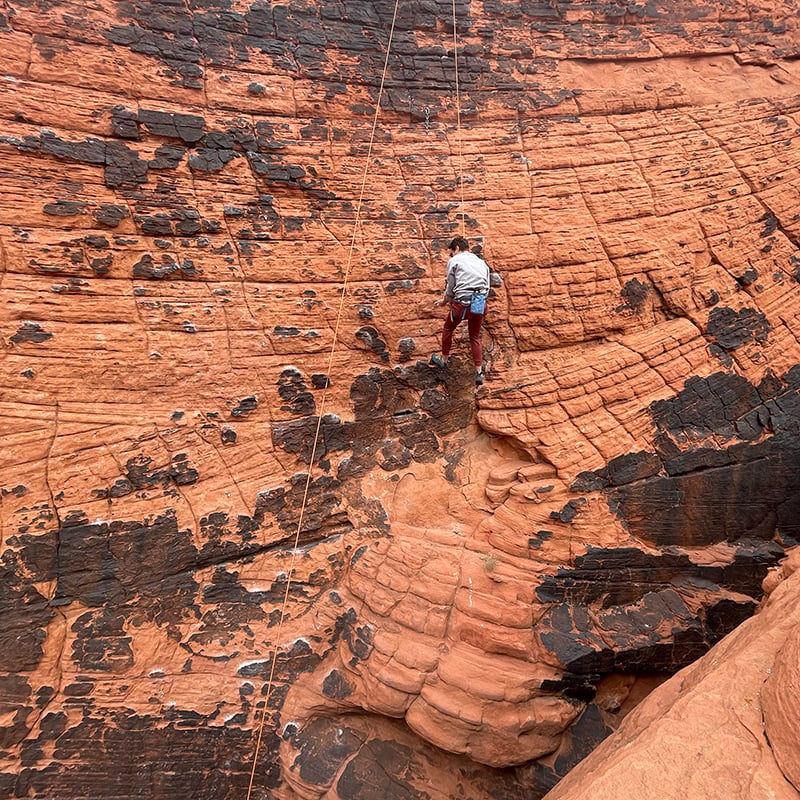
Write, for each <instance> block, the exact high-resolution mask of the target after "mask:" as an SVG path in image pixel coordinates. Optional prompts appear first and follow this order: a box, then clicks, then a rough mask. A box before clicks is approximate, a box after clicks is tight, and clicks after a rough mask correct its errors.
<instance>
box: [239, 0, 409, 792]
mask: <svg viewBox="0 0 800 800" xmlns="http://www.w3.org/2000/svg"><path fill="white" fill-rule="evenodd" d="M399 5H400V0H395V4H394V13H393V14H392V25H391V29H390V31H389V41H388V43H387V45H386V57H385V59H384V62H383V72H382V73H381V82H380V88H379V89H378V100H377V102H376V104H375V115H374V117H373V119H372V130H371V132H370V137H369V147H368V148H367V158H366V161H365V164H364V173H363V176H362V178H361V189H360V191H359V195H358V203H357V205H356V214H355V218H354V220H353V236H352V238H351V240H350V249H349V252H348V256H347V264H346V267H345V271H344V278H343V280H342V288H341V297H340V298H339V308H338V311H337V314H336V324H335V326H334V331H333V341H332V342H331V349H330V355H329V357H328V370H327V373H326V374H327V375H328V376H330V374H331V372H332V371H333V357H334V355H335V353H336V345H337V343H338V340H339V328H340V325H341V320H342V313H343V310H344V301H345V297H346V295H347V285H348V280H349V278H350V270H351V267H352V263H353V253H354V251H355V243H356V237H357V235H358V228H359V225H360V224H361V209H362V206H363V203H364V193H365V190H366V185H367V176H368V174H369V167H370V160H371V158H372V149H373V146H374V143H375V132H376V130H377V127H378V116H379V114H380V109H381V101H382V99H383V89H384V85H385V83H386V73H387V71H388V68H389V54H390V52H391V49H392V40H393V38H394V29H395V23H396V22H397V9H398V6H399ZM329 385H330V381H326V384H325V386H324V388H323V391H322V398H321V400H320V407H319V413H318V416H317V426H316V430H315V432H314V444H313V447H312V448H311V458H310V461H309V465H308V474H307V476H306V483H305V488H304V489H303V500H302V503H301V505H300V513H299V517H298V520H297V530H296V532H295V536H294V544H293V547H292V558H291V561H290V563H289V571H288V573H287V576H286V590H285V592H284V595H283V603H282V605H281V616H280V620H279V623H278V630H277V633H276V634H275V646H274V648H273V654H272V664H271V665H270V671H269V678H268V680H267V689H266V696H265V698H264V705H263V707H262V710H261V719H260V722H259V725H258V736H257V737H256V746H255V750H254V752H253V764H252V768H251V770H250V782H249V784H248V786H247V800H250V797H251V795H252V792H253V784H254V782H255V775H256V768H257V764H258V756H259V753H260V751H261V743H262V741H263V734H264V721H265V720H266V717H267V708H268V706H269V700H270V697H271V695H272V687H273V683H274V679H275V667H276V665H277V663H278V645H279V643H280V641H281V634H282V632H283V623H284V619H285V617H286V608H287V606H288V604H289V591H290V589H291V585H292V575H293V574H294V569H295V563H296V561H297V548H298V544H299V542H300V533H301V531H302V529H303V521H304V519H305V510H306V506H307V504H308V494H309V489H310V487H311V479H312V476H313V471H314V459H315V458H316V455H317V446H318V444H319V434H320V429H321V426H322V418H323V416H324V415H325V402H326V400H327V395H328V386H329ZM262 691H263V686H262Z"/></svg>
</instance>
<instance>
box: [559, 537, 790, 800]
mask: <svg viewBox="0 0 800 800" xmlns="http://www.w3.org/2000/svg"><path fill="white" fill-rule="evenodd" d="M798 556H800V551H797V550H795V551H794V552H793V554H792V557H791V559H790V560H788V561H787V562H785V563H784V566H783V567H782V570H781V574H780V577H781V578H782V579H783V581H782V582H781V583H778V585H777V587H776V588H774V590H773V591H772V593H771V595H770V596H769V598H768V600H766V601H765V603H764V606H763V607H762V608H760V609H759V613H758V614H756V616H755V617H753V618H751V619H749V620H747V621H746V622H744V623H743V624H742V625H741V626H740V627H739V628H737V630H736V631H735V632H734V633H732V634H730V635H729V636H728V637H726V638H725V639H724V641H722V642H720V643H719V644H718V645H716V647H714V648H713V649H712V650H711V652H709V653H708V654H707V655H705V656H704V657H703V658H701V659H700V660H699V661H697V662H695V663H694V664H692V665H691V666H690V667H687V668H686V669H684V670H682V671H681V672H680V673H678V675H676V676H675V677H674V678H672V679H671V680H670V681H668V682H667V683H666V684H664V685H662V686H660V687H659V688H658V689H657V690H656V691H654V692H653V693H652V694H651V695H650V696H649V697H648V698H647V699H646V700H645V701H644V702H642V703H641V704H640V705H639V706H638V707H637V708H636V710H635V711H634V712H633V713H632V714H631V715H630V716H629V717H627V718H626V719H625V721H624V722H623V723H622V726H621V727H620V729H619V730H618V731H617V732H616V733H615V734H614V735H613V736H611V737H610V738H609V739H607V740H606V741H605V742H603V744H602V745H600V747H598V748H597V750H596V751H595V752H594V753H592V755H591V756H589V757H588V758H587V759H586V760H585V761H583V762H582V763H581V764H580V765H579V766H578V767H576V768H575V769H574V770H573V771H572V772H571V773H570V775H569V776H568V777H567V778H565V779H564V780H563V781H562V782H561V783H560V784H559V785H558V786H557V787H556V788H555V789H554V790H553V791H552V792H551V793H550V794H548V795H547V800H567V798H569V799H570V800H571V798H581V800H584V799H585V800H600V799H601V798H617V797H631V796H635V797H640V798H642V799H643V800H648V798H659V800H669V799H670V798H684V797H730V798H767V797H770V798H780V799H781V800H796V798H797V797H798V796H800V771H799V770H798V764H800V762H799V761H798V747H797V724H798V719H799V718H800V703H799V701H798V694H797V688H798V681H799V680H800V675H798V671H799V670H800V660H799V659H798V631H800V604H798V594H800V574H798V573H797V572H796V569H797V567H798V566H800V558H798ZM770 577H772V576H770Z"/></svg>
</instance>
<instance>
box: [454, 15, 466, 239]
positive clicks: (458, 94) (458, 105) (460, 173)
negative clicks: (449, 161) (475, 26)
mask: <svg viewBox="0 0 800 800" xmlns="http://www.w3.org/2000/svg"><path fill="white" fill-rule="evenodd" d="M453 61H454V62H455V65H456V66H455V71H456V74H455V78H456V143H457V145H458V185H459V187H460V189H461V235H462V236H464V237H466V235H467V223H466V209H465V206H464V157H463V152H462V147H461V87H460V85H459V80H458V31H457V29H456V0H453Z"/></svg>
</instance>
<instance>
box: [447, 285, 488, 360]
mask: <svg viewBox="0 0 800 800" xmlns="http://www.w3.org/2000/svg"><path fill="white" fill-rule="evenodd" d="M465 319H466V320H467V329H468V330H469V347H470V350H471V351H472V363H473V364H474V365H475V368H476V369H480V367H481V364H483V351H482V349H481V326H482V325H483V314H473V313H472V312H471V311H470V310H469V306H468V305H464V304H463V303H459V302H458V300H453V302H452V303H451V304H450V313H449V314H448V315H447V318H446V319H445V321H444V328H442V357H443V358H445V359H446V358H447V357H448V356H449V355H450V348H451V347H452V346H453V331H454V330H455V329H456V328H457V327H458V326H459V324H460V323H461V322H463V321H464V320H465Z"/></svg>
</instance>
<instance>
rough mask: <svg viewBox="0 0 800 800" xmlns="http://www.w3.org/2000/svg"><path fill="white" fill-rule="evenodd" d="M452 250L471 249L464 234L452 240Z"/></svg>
mask: <svg viewBox="0 0 800 800" xmlns="http://www.w3.org/2000/svg"><path fill="white" fill-rule="evenodd" d="M450 250H469V242H468V241H467V240H466V239H465V238H464V237H463V236H456V238H455V239H453V241H452V242H450Z"/></svg>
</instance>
